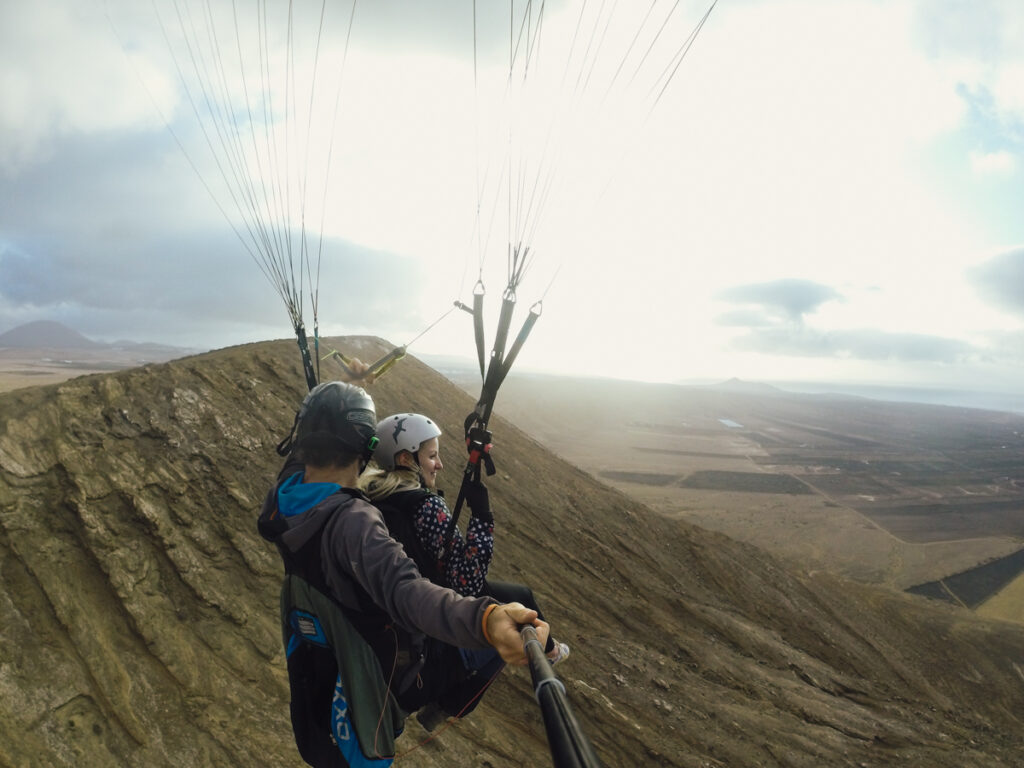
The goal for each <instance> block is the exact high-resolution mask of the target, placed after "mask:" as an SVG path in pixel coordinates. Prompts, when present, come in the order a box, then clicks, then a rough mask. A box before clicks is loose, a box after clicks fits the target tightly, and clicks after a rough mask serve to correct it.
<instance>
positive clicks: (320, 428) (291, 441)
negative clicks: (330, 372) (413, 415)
mask: <svg viewBox="0 0 1024 768" xmlns="http://www.w3.org/2000/svg"><path fill="white" fill-rule="evenodd" d="M376 418H377V416H376V413H375V412H374V407H373V399H372V398H371V397H370V396H369V395H368V394H367V393H366V391H365V390H364V389H362V388H361V387H357V386H355V385H353V384H348V383H346V382H342V381H327V382H324V383H323V384H319V385H317V386H316V387H314V388H313V389H311V390H310V391H309V394H307V395H306V397H305V399H304V400H303V401H302V406H301V408H299V412H298V413H297V414H296V415H295V424H294V425H292V432H291V434H290V435H289V436H288V437H286V438H285V439H284V440H283V441H282V442H281V444H280V445H279V446H278V447H277V451H278V453H279V454H281V455H282V456H285V455H287V454H288V453H289V452H290V451H291V450H293V449H295V448H300V447H303V446H312V445H314V444H319V445H325V446H330V447H333V448H335V449H339V450H343V451H346V452H349V453H355V454H359V455H362V456H363V457H364V459H365V460H367V461H368V460H369V457H370V453H371V452H372V450H373V448H374V447H375V445H376V439H375V438H374V427H373V424H374V421H376Z"/></svg>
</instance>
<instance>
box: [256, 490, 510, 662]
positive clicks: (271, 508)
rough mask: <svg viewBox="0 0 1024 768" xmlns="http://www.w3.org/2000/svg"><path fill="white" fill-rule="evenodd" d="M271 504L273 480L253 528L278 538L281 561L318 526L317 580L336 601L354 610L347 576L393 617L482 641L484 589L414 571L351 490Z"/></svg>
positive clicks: (457, 641)
mask: <svg viewBox="0 0 1024 768" xmlns="http://www.w3.org/2000/svg"><path fill="white" fill-rule="evenodd" d="M289 511H290V512H291V514H284V513H282V512H281V510H280V509H279V508H278V488H274V489H272V490H271V491H270V493H269V494H268V495H267V498H266V501H265V502H264V504H263V510H262V511H261V513H260V519H259V529H260V532H261V533H262V535H263V536H264V538H266V539H268V540H269V541H272V542H273V543H274V544H276V545H277V547H278V550H279V551H280V553H281V556H282V558H284V560H285V563H286V564H287V563H288V562H289V561H292V562H294V561H295V560H296V559H297V558H298V556H299V551H300V549H301V548H302V547H303V545H305V544H307V543H308V542H310V540H311V539H312V538H313V537H315V536H316V535H317V534H318V532H319V531H321V530H323V535H322V537H321V539H320V559H321V563H322V568H323V576H324V580H325V582H326V584H327V586H328V588H329V589H330V592H331V594H332V595H333V597H334V598H335V599H336V600H338V602H340V603H341V604H342V605H344V606H345V607H347V608H351V609H354V610H360V601H359V596H358V592H357V590H356V589H355V587H354V583H355V584H358V585H359V586H360V587H362V589H363V590H365V591H366V593H367V594H368V595H369V597H370V599H371V600H372V601H373V602H374V603H375V604H376V605H377V606H378V607H380V608H382V609H383V610H384V611H385V612H386V613H387V614H388V615H389V616H390V617H391V618H392V619H394V620H395V621H396V622H397V623H399V624H400V625H402V626H403V627H404V628H405V629H407V630H409V631H418V632H422V633H423V634H425V635H429V636H431V637H435V638H437V639H439V640H441V641H442V642H445V643H449V644H450V645H455V646H458V647H462V648H488V647H490V645H489V643H488V642H487V641H486V639H485V638H484V633H483V626H482V622H483V616H484V611H485V609H486V608H487V606H488V605H490V604H491V603H494V602H496V601H495V600H494V599H492V598H489V597H463V596H461V595H459V594H457V593H456V592H454V591H452V590H450V589H445V588H444V587H439V586H437V585H436V584H433V583H432V582H430V581H429V580H427V579H426V578H424V577H423V576H421V575H420V573H419V570H418V569H417V568H416V564H415V563H414V562H413V561H412V559H411V558H409V557H408V556H407V555H406V554H405V549H404V548H403V547H402V545H401V544H399V543H398V542H397V541H396V540H395V539H393V538H392V537H391V536H390V534H389V533H388V529H387V527H386V526H385V524H384V518H383V517H382V515H381V513H380V511H379V510H378V509H377V508H376V507H374V506H373V505H372V504H370V502H368V501H366V500H365V498H363V497H362V495H361V494H359V492H358V491H350V490H348V489H341V490H340V491H338V492H337V493H334V494H332V495H330V496H327V497H326V498H324V499H323V500H322V501H320V502H318V503H316V504H314V505H313V506H311V507H310V508H309V509H305V510H303V511H297V510H289Z"/></svg>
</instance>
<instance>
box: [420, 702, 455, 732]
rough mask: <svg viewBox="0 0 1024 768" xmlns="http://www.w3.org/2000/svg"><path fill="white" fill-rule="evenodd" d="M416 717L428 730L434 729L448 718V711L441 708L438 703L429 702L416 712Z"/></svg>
mask: <svg viewBox="0 0 1024 768" xmlns="http://www.w3.org/2000/svg"><path fill="white" fill-rule="evenodd" d="M416 719H417V720H418V721H419V723H420V725H422V726H423V729H424V730H426V731H433V730H434V729H435V728H437V726H439V725H440V724H441V723H443V722H444V721H445V720H447V719H448V713H447V712H445V711H444V710H443V709H441V708H440V707H439V706H437V704H433V703H431V704H427V705H426V706H425V707H423V708H422V709H421V710H420V711H419V712H417V713H416Z"/></svg>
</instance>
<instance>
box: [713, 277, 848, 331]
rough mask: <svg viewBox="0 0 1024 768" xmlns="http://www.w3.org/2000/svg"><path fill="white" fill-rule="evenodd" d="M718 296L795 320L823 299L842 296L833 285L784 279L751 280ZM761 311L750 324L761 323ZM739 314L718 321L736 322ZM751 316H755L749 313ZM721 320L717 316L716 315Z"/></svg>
mask: <svg viewBox="0 0 1024 768" xmlns="http://www.w3.org/2000/svg"><path fill="white" fill-rule="evenodd" d="M718 298H719V299H722V300H724V301H729V302H733V303H736V304H755V305H758V306H760V307H761V310H762V313H764V315H767V316H769V317H772V316H774V317H780V316H781V318H782V319H786V320H790V321H795V322H799V321H800V320H802V318H803V316H804V315H806V314H808V313H811V312H814V311H815V310H816V309H817V308H818V307H819V306H821V305H822V304H824V303H825V302H827V301H834V300H837V299H842V295H841V294H840V293H839V292H838V291H836V290H835V289H833V288H830V287H829V286H827V285H822V284H821V283H816V282H813V281H811V280H800V279H794V278H789V279H784V280H774V281H770V282H766V283H751V284H748V285H738V286H735V287H733V288H729V289H727V290H725V291H722V292H721V293H719V294H718ZM764 315H762V316H761V319H759V320H757V321H756V322H752V323H751V324H753V325H761V324H764ZM740 317H741V316H739V315H736V314H735V313H733V314H731V315H727V316H725V317H724V318H722V319H724V322H723V323H722V324H725V325H736V324H738V323H737V320H738V319H739V318H740ZM749 317H751V318H754V317H755V316H753V315H751V316H749ZM720 320H721V319H720Z"/></svg>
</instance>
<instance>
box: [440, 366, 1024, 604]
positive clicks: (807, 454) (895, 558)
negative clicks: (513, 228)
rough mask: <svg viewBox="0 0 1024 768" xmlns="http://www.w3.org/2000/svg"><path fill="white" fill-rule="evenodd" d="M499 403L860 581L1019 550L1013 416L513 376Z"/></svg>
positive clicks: (584, 459)
mask: <svg viewBox="0 0 1024 768" xmlns="http://www.w3.org/2000/svg"><path fill="white" fill-rule="evenodd" d="M456 380H457V381H458V382H459V383H460V385H462V386H464V387H465V388H466V389H467V391H470V392H473V391H475V390H474V387H476V386H477V384H476V382H474V381H473V379H472V377H465V376H463V377H456ZM500 408H501V409H502V413H504V414H505V415H507V416H508V417H509V418H510V419H511V420H512V421H514V422H515V423H517V424H518V425H519V426H521V427H522V428H523V429H525V430H527V431H529V432H530V433H531V434H533V435H535V436H536V437H538V438H539V439H541V440H543V441H544V442H545V444H546V445H547V446H548V447H550V448H551V449H552V450H553V451H554V452H556V453H558V454H559V455H561V456H563V457H565V458H566V459H568V460H569V461H571V462H572V463H574V464H576V465H578V466H579V467H581V468H583V469H584V470H586V471H587V472H589V473H590V474H592V475H594V476H595V477H598V478H600V479H602V480H603V481H605V482H608V483H611V484H612V485H614V486H615V487H617V488H619V489H620V490H622V491H623V492H625V493H627V494H628V495H630V496H632V497H634V498H636V499H638V500H640V501H642V502H644V503H645V504H647V505H649V506H650V507H651V508H653V509H655V510H657V511H659V512H661V513H662V514H664V515H666V516H669V517H673V518H685V519H686V520H688V521H690V522H693V523H697V524H698V525H700V526H702V527H705V528H708V529H712V530H718V531H721V532H723V533H726V534H728V535H730V536H732V537H734V538H738V539H741V540H743V541H747V542H750V543H752V544H756V545H757V546H759V547H761V548H764V549H766V550H767V551H769V552H772V553H774V554H776V555H778V556H781V557H784V558H789V559H791V560H792V561H793V562H795V563H798V564H802V565H805V566H811V567H821V568H826V569H829V570H832V571H835V572H838V573H841V574H843V575H846V576H849V577H852V578H856V579H858V580H861V581H866V582H869V583H878V584H887V585H890V586H894V587H897V588H900V589H904V588H907V587H910V586H912V585H915V584H921V583H923V582H928V581H932V580H934V579H940V578H943V577H946V576H950V575H952V574H956V573H959V572H961V571H964V570H967V569H970V568H973V567H974V566H976V565H978V564H979V563H984V562H988V561H991V560H994V559H997V558H1000V557H1003V556H1006V555H1009V554H1012V553H1014V552H1017V551H1019V550H1021V549H1022V548H1024V487H1022V486H1024V481H1022V477H1024V416H1022V415H1020V414H1007V413H998V412H992V411H982V410H977V409H968V408H950V407H943V406H933V405H914V404H910V403H889V402H882V401H875V400H869V399H866V398H851V397H843V396H836V395H829V396H824V395H822V396H815V395H793V394H788V393H785V392H782V391H780V390H777V389H774V388H772V387H763V386H757V385H749V384H742V383H739V382H731V383H729V384H728V385H726V386H724V387H715V388H711V387H679V386H670V385H656V384H642V383H638V382H624V381H611V380H604V381H594V380H574V379H570V378H560V377H548V376H518V377H517V376H515V375H513V376H511V377H510V378H509V380H508V381H506V383H505V385H504V387H503V388H502V391H501V395H500Z"/></svg>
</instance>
